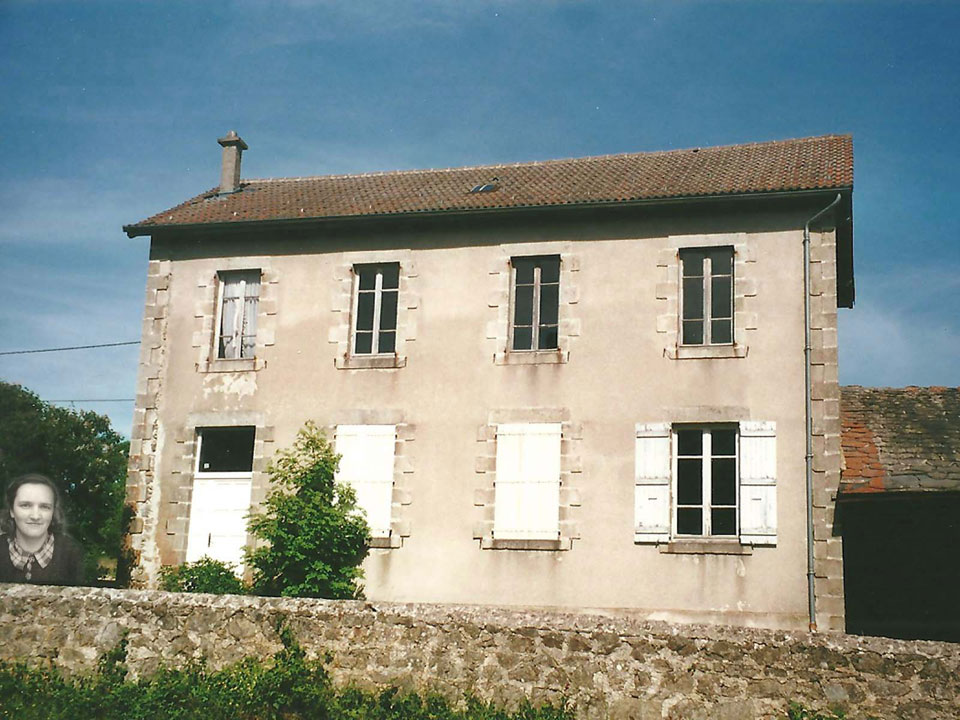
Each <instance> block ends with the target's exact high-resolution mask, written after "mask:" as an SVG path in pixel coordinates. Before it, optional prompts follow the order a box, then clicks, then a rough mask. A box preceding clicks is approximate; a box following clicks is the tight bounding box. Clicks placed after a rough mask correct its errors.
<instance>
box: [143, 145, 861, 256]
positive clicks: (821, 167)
mask: <svg viewBox="0 0 960 720" xmlns="http://www.w3.org/2000/svg"><path fill="white" fill-rule="evenodd" d="M486 183H489V184H491V185H493V186H494V189H493V190H492V191H490V192H474V193H471V192H470V190H471V189H472V188H475V187H477V186H480V185H483V184H486ZM852 186H853V141H852V139H851V137H850V136H849V135H824V136H821V137H812V138H801V139H797V140H782V141H777V142H765V143H755V144H749V145H727V146H722V147H710V148H695V149H690V150H672V151H668V152H652V153H633V154H626V155H605V156H601V157H587V158H578V159H572V160H550V161H545V162H534V163H522V164H516V165H487V166H482V167H465V168H452V169H446V170H411V171H398V172H386V173H370V174H363V175H328V176H321V177H304V178H281V179H268V180H244V181H242V183H241V188H242V189H241V191H240V192H237V193H234V194H231V195H224V196H218V195H217V188H213V189H212V190H209V191H207V192H205V193H203V194H201V195H198V196H196V197H194V198H191V199H190V200H187V201H186V202H185V203H182V204H181V205H177V206H176V207H174V208H171V209H170V210H165V211H163V212H161V213H157V214H156V215H153V216H152V217H149V218H147V219H146V220H142V221H140V222H138V223H135V224H133V225H127V226H125V227H124V230H126V231H127V233H128V234H129V235H130V236H131V237H134V236H136V235H149V234H151V231H152V230H153V229H163V228H174V227H177V226H191V225H202V224H214V223H216V224H220V223H247V222H257V221H282V220H301V219H319V218H338V217H355V216H380V215H398V214H407V213H425V212H456V211H468V210H481V209H506V208H527V207H551V206H564V205H578V204H592V203H628V202H632V201H642V200H656V199H667V198H681V197H684V198H686V197H706V196H718V195H738V194H750V193H756V194H759V193H770V192H783V191H796V190H821V189H822V190H830V189H842V188H850V187H852Z"/></svg>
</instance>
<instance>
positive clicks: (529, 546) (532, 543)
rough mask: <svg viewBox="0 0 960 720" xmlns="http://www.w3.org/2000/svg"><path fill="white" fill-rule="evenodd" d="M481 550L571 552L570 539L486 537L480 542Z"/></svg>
mask: <svg viewBox="0 0 960 720" xmlns="http://www.w3.org/2000/svg"><path fill="white" fill-rule="evenodd" d="M480 549H481V550H569V549H570V538H557V539H556V540H519V539H511V538H493V537H489V536H487V537H485V538H483V539H481V540H480Z"/></svg>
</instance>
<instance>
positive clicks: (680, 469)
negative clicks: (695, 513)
mask: <svg viewBox="0 0 960 720" xmlns="http://www.w3.org/2000/svg"><path fill="white" fill-rule="evenodd" d="M701 468H702V466H701V464H700V460H699V459H680V460H677V504H679V505H700V504H701V503H703V470H702V469H701Z"/></svg>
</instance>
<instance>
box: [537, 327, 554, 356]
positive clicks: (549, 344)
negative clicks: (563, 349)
mask: <svg viewBox="0 0 960 720" xmlns="http://www.w3.org/2000/svg"><path fill="white" fill-rule="evenodd" d="M556 347H557V326H556V325H550V326H547V327H544V326H542V325H541V326H540V337H539V339H538V341H537V349H539V350H554V349H556Z"/></svg>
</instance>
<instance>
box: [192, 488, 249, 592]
mask: <svg viewBox="0 0 960 720" xmlns="http://www.w3.org/2000/svg"><path fill="white" fill-rule="evenodd" d="M250 487H251V483H250V480H232V479H219V478H218V479H213V478H209V479H208V478H204V479H201V478H197V479H195V480H194V482H193V499H192V501H191V504H190V531H189V533H188V534H187V562H196V561H197V560H199V559H200V558H202V557H203V556H204V555H207V556H209V557H211V558H213V559H214V560H220V561H222V562H227V563H233V564H234V565H235V566H236V570H237V572H238V573H240V572H242V569H243V549H244V547H245V546H246V544H247V515H248V513H249V512H250Z"/></svg>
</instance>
